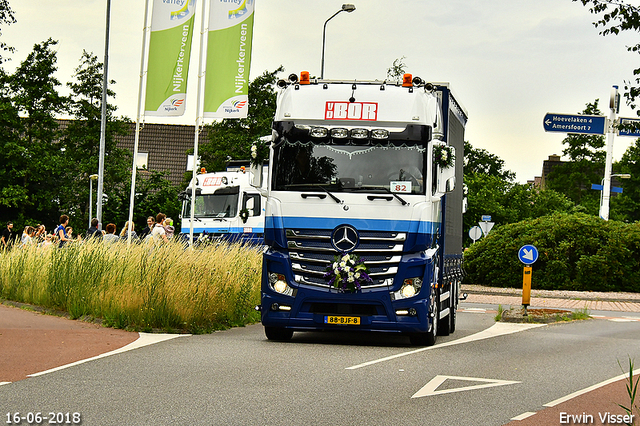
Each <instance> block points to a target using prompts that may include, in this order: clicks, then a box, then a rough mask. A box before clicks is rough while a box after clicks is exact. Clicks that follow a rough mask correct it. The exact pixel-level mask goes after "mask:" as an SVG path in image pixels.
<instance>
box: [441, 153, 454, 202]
mask: <svg viewBox="0 0 640 426" xmlns="http://www.w3.org/2000/svg"><path fill="white" fill-rule="evenodd" d="M449 150H450V151H451V155H452V156H453V158H454V161H453V163H452V164H451V165H450V166H449V167H440V166H437V167H438V187H437V188H438V192H439V193H441V194H446V193H447V192H452V191H453V190H454V189H455V188H456V162H455V152H456V150H455V148H453V147H449Z"/></svg>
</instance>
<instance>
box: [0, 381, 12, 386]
mask: <svg viewBox="0 0 640 426" xmlns="http://www.w3.org/2000/svg"><path fill="white" fill-rule="evenodd" d="M10 384H11V382H0V386H2V385H10Z"/></svg>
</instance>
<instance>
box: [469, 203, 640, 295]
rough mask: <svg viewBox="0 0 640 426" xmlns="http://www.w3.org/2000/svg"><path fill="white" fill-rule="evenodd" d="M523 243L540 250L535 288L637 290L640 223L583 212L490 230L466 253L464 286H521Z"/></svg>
mask: <svg viewBox="0 0 640 426" xmlns="http://www.w3.org/2000/svg"><path fill="white" fill-rule="evenodd" d="M525 244H532V245H534V246H535V247H536V248H537V249H538V252H539V257H538V260H537V261H536V263H534V264H533V265H532V266H533V276H532V286H533V288H538V289H548V290H580V291H629V292H640V271H639V266H640V260H639V259H640V225H639V224H625V223H621V222H616V221H604V220H602V219H600V218H598V217H595V216H590V215H586V214H583V213H574V214H567V213H556V214H553V215H549V216H543V217H540V218H537V219H534V220H527V221H523V222H518V223H513V224H509V225H505V226H501V227H496V228H494V230H492V232H491V233H490V234H489V235H488V236H487V237H486V238H484V239H482V240H480V241H478V242H476V243H475V244H473V245H472V246H471V247H470V248H469V249H468V250H467V251H466V252H465V256H464V260H465V269H466V271H467V273H468V276H467V277H466V278H465V282H469V283H476V284H483V285H488V286H495V287H521V286H522V268H523V264H522V263H521V262H520V261H519V260H518V250H519V249H520V247H522V246H523V245H525Z"/></svg>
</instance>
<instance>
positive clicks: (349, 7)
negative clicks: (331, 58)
mask: <svg viewBox="0 0 640 426" xmlns="http://www.w3.org/2000/svg"><path fill="white" fill-rule="evenodd" d="M354 10H356V7H355V6H354V5H352V4H349V3H347V4H343V5H342V9H340V10H339V11H337V12H336V13H334V14H333V15H331V18H329V19H327V20H326V21H325V22H324V28H323V29H322V63H321V65H320V79H323V78H324V46H325V36H326V33H327V23H328V22H329V21H330V20H332V19H333V18H334V16H336V15H337V14H338V13H340V12H349V13H351V12H353V11H354Z"/></svg>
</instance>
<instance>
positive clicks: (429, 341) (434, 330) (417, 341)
mask: <svg viewBox="0 0 640 426" xmlns="http://www.w3.org/2000/svg"><path fill="white" fill-rule="evenodd" d="M431 312H432V313H433V317H431V320H430V321H429V322H430V323H431V324H430V328H429V331H427V332H426V333H412V334H410V335H409V341H410V342H411V344H412V345H415V346H433V345H435V343H436V337H437V336H438V315H439V309H438V303H437V301H436V296H435V295H433V293H432V296H431V297H430V302H429V313H427V315H428V316H429V315H430V313H431Z"/></svg>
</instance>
